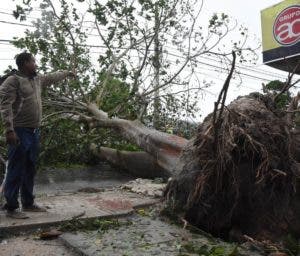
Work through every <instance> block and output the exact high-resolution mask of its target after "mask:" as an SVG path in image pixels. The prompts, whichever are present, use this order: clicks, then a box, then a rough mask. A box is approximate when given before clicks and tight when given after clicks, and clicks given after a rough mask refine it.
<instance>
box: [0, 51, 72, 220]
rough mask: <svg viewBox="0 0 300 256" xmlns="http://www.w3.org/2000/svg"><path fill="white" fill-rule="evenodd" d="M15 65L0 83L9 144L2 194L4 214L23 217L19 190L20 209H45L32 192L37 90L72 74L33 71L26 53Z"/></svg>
mask: <svg viewBox="0 0 300 256" xmlns="http://www.w3.org/2000/svg"><path fill="white" fill-rule="evenodd" d="M16 64H17V66H18V72H17V74H16V75H12V76H9V77H8V78H7V79H6V80H5V81H4V82H3V84H2V85H0V110H1V115H2V119H3V122H4V127H5V134H6V142H7V144H8V146H9V147H8V166H7V175H6V180H5V184H4V197H5V199H6V204H5V209H6V211H7V214H6V215H7V216H8V217H11V218H17V219H24V218H28V217H27V215H26V214H25V213H24V212H22V211H18V208H19V202H18V196H19V193H20V194H21V203H22V208H23V211H31V212H44V211H46V210H45V209H44V208H42V207H39V206H38V205H36V204H35V203H34V195H33V186H34V177H35V172H36V160H37V156H38V148H39V126H40V124H41V117H42V100H41V91H42V89H43V88H44V87H46V86H49V85H51V84H53V83H56V82H59V81H61V80H63V79H65V78H67V77H70V76H72V77H74V74H73V73H72V72H70V71H62V72H54V73H50V74H46V75H40V74H37V65H36V63H35V58H34V57H33V55H32V54H31V53H28V52H23V53H21V54H19V55H18V56H17V58H16Z"/></svg>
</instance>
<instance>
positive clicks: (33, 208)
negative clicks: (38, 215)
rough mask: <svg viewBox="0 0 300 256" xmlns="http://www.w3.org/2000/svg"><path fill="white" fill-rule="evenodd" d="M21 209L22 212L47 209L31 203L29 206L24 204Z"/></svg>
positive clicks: (44, 210)
mask: <svg viewBox="0 0 300 256" xmlns="http://www.w3.org/2000/svg"><path fill="white" fill-rule="evenodd" d="M23 211H24V212H46V211H47V210H46V209H45V208H43V207H40V206H38V205H36V204H33V205H31V206H24V207H23Z"/></svg>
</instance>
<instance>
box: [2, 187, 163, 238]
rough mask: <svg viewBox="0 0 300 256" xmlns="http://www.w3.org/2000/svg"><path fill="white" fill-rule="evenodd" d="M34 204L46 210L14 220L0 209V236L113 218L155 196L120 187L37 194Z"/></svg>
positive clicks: (129, 212) (150, 203)
mask: <svg viewBox="0 0 300 256" xmlns="http://www.w3.org/2000/svg"><path fill="white" fill-rule="evenodd" d="M36 200H37V202H38V204H40V205H42V206H44V207H46V208H47V212H46V213H28V216H29V219H24V220H16V219H10V218H7V217H6V216H5V212H3V211H1V212H0V236H6V235H8V234H16V233H20V232H26V231H29V230H33V229H37V228H44V227H49V226H57V225H59V224H61V223H63V222H67V221H70V220H72V219H74V218H79V219H89V218H114V217H121V216H126V215H128V214H131V213H132V212H133V211H134V209H136V208H139V207H145V206H149V205H153V204H155V203H156V202H158V200H157V199H153V198H150V197H145V196H142V195H138V194H135V193H131V192H127V191H124V190H122V189H111V190H108V191H104V192H95V193H84V192H77V193H69V194H64V195H51V196H40V197H38V198H37V199H36Z"/></svg>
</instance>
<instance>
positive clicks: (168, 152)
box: [89, 104, 188, 173]
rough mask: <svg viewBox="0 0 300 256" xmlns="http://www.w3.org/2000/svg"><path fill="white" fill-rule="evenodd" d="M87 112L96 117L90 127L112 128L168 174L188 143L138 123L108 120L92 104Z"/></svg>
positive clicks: (171, 171)
mask: <svg viewBox="0 0 300 256" xmlns="http://www.w3.org/2000/svg"><path fill="white" fill-rule="evenodd" d="M89 110H90V112H91V113H93V115H94V116H95V117H96V120H91V121H90V124H89V125H90V127H108V128H113V129H115V130H117V131H118V132H119V133H120V134H121V135H122V136H123V137H124V138H126V139H127V140H128V141H130V142H132V143H135V144H136V145H137V146H139V147H140V148H142V149H143V150H144V151H145V152H146V153H148V154H150V155H151V156H152V157H153V158H154V159H155V161H156V162H157V165H159V166H160V167H161V168H162V169H164V170H166V171H168V172H170V173H173V172H174V171H176V170H177V167H178V160H179V156H180V154H181V152H182V150H183V148H184V147H185V146H186V144H187V142H188V141H187V140H186V139H184V138H182V137H179V136H176V135H172V134H167V133H163V132H159V131H156V130H154V129H150V128H148V127H146V126H144V125H143V124H142V123H141V122H139V121H128V120H124V119H119V118H114V119H109V118H108V117H107V116H106V115H105V113H104V112H102V111H101V110H99V109H98V108H97V106H96V105H94V104H90V105H89Z"/></svg>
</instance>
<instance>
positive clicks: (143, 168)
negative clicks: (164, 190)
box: [91, 145, 172, 179]
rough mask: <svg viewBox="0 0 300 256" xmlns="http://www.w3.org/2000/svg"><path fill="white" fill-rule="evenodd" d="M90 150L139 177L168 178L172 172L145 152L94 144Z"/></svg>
mask: <svg viewBox="0 0 300 256" xmlns="http://www.w3.org/2000/svg"><path fill="white" fill-rule="evenodd" d="M91 149H92V152H93V153H94V154H95V155H96V156H98V157H99V158H100V159H103V160H105V161H108V162H109V163H111V164H112V165H114V166H116V167H118V168H120V169H121V170H126V171H127V172H128V173H130V174H132V175H133V176H136V177H139V178H150V179H153V178H158V177H159V178H165V179H167V178H169V177H170V176H171V175H172V173H170V172H169V171H167V170H164V169H162V168H161V167H160V166H159V165H158V164H157V162H156V160H155V159H154V158H153V157H152V156H150V155H149V154H148V153H146V152H128V151H119V150H116V149H111V148H106V147H101V148H100V149H97V148H96V147H95V146H94V145H93V146H92V147H91Z"/></svg>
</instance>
